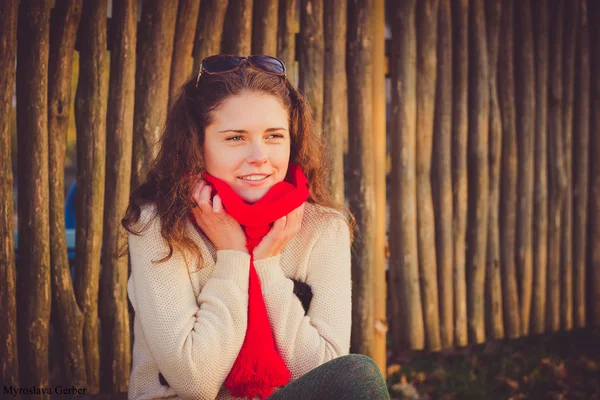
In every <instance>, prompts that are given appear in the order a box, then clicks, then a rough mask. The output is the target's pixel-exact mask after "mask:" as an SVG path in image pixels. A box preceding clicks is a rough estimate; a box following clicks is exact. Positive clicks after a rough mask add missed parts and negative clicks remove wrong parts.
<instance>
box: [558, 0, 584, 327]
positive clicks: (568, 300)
mask: <svg viewBox="0 0 600 400" xmlns="http://www.w3.org/2000/svg"><path fill="white" fill-rule="evenodd" d="M579 1H580V0H572V1H569V2H567V3H565V22H564V24H565V25H564V29H565V32H564V35H565V36H564V39H563V40H564V47H563V48H564V54H563V85H564V88H563V107H562V114H563V120H562V124H563V125H562V130H563V132H562V134H563V146H564V157H565V164H564V165H565V173H566V177H567V181H566V184H567V186H566V190H565V199H564V207H563V211H562V212H563V216H562V227H561V245H560V246H561V249H560V271H561V273H560V275H561V278H560V283H561V286H562V287H561V290H560V293H561V300H560V321H561V328H562V329H565V330H570V329H572V328H573V184H572V180H573V167H572V164H573V154H572V153H573V144H572V142H573V96H574V93H573V90H574V85H573V79H574V71H575V47H576V38H577V25H578V24H577V19H578V14H579Z"/></svg>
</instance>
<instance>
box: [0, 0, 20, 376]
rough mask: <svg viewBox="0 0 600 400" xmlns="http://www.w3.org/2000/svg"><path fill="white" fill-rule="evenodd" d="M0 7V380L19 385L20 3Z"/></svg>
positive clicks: (5, 1)
mask: <svg viewBox="0 0 600 400" xmlns="http://www.w3.org/2000/svg"><path fill="white" fill-rule="evenodd" d="M0 9H2V17H1V18H0V37H1V38H2V40H0V70H2V74H1V75H0V309H2V313H3V315H4V317H3V322H2V324H0V381H1V382H2V383H3V384H4V385H5V386H13V387H20V386H21V385H20V384H19V357H18V350H17V340H16V338H17V302H16V300H17V298H16V296H17V294H16V292H17V288H16V284H17V271H16V266H15V243H14V234H13V229H14V218H13V214H14V204H13V173H12V166H11V132H10V121H11V113H12V99H13V94H14V85H15V81H14V76H15V58H16V57H17V14H18V11H19V4H18V3H17V2H15V1H12V0H2V1H0Z"/></svg>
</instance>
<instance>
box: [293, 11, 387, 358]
mask: <svg viewBox="0 0 600 400" xmlns="http://www.w3.org/2000/svg"><path fill="white" fill-rule="evenodd" d="M372 10H373V2H372V0H366V1H365V0H360V1H359V0H350V1H349V3H348V44H347V46H348V47H347V61H346V62H347V63H348V125H349V127H350V131H349V132H348V133H349V135H348V137H349V142H348V150H349V151H348V159H349V166H348V168H349V171H350V173H349V175H350V176H349V179H348V193H349V194H350V195H349V197H348V204H349V208H350V210H351V211H352V213H353V214H354V215H355V216H356V222H357V225H358V230H359V231H360V232H361V234H360V235H359V236H358V237H357V239H356V240H355V242H354V248H355V252H353V254H352V276H353V279H352V297H353V302H352V304H353V307H352V338H351V345H350V347H351V349H352V350H351V351H352V352H353V353H361V354H365V355H368V356H372V354H373V322H374V321H373V262H374V238H375V231H374V226H375V193H374V189H375V188H374V171H373V165H374V161H373V124H372V121H371V119H372V118H373V108H372V105H373V98H372V97H373V96H372V91H373V64H372V60H373V48H372V33H371V28H372V22H371V19H372V14H371V13H372ZM305 11H306V10H304V11H303V12H305ZM313 12H316V10H315V9H313ZM321 21H322V19H321ZM349 61H352V62H349ZM305 65H306V64H303V68H304V67H305Z"/></svg>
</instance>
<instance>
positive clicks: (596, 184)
mask: <svg viewBox="0 0 600 400" xmlns="http://www.w3.org/2000/svg"><path fill="white" fill-rule="evenodd" d="M588 6H589V9H590V13H589V15H590V45H591V46H590V61H591V74H590V76H591V77H592V81H591V85H590V90H591V92H592V93H591V96H590V97H591V103H590V115H591V116H592V118H591V121H590V144H591V146H590V155H594V157H590V188H589V191H590V197H589V209H588V212H589V225H588V227H589V231H588V241H587V246H588V252H589V253H588V258H589V263H588V265H589V268H590V272H589V275H588V281H589V287H588V289H589V290H588V293H589V294H588V299H589V305H590V307H589V317H588V319H589V322H590V324H591V325H594V326H598V325H600V245H598V244H599V243H600V157H596V155H597V154H600V78H599V74H600V41H599V40H597V39H598V36H599V35H600V5H599V4H598V3H597V2H596V1H593V0H589V2H588Z"/></svg>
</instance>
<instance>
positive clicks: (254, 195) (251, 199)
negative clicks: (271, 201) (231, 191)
mask: <svg viewBox="0 0 600 400" xmlns="http://www.w3.org/2000/svg"><path fill="white" fill-rule="evenodd" d="M269 189H270V188H267V189H265V188H260V189H258V188H257V189H255V190H243V191H242V192H241V193H239V192H238V195H239V196H240V197H241V198H242V200H244V201H245V202H247V203H250V204H254V203H256V202H257V201H258V200H260V199H262V197H263V196H264V195H265V194H267V192H268V191H269Z"/></svg>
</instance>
